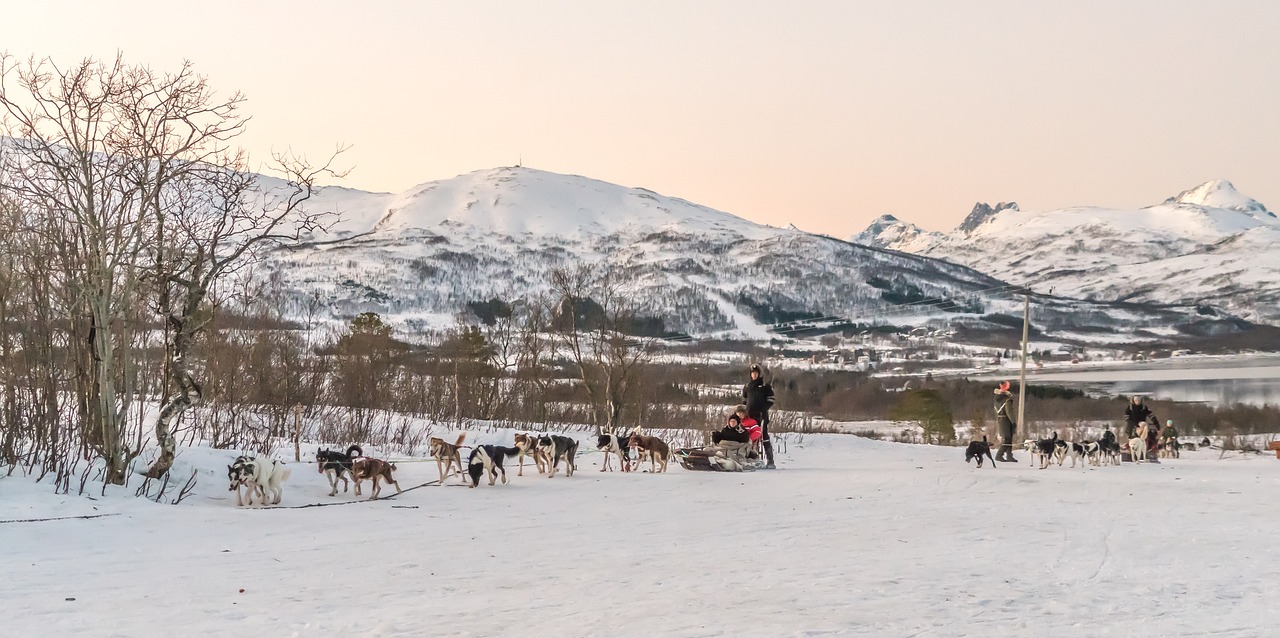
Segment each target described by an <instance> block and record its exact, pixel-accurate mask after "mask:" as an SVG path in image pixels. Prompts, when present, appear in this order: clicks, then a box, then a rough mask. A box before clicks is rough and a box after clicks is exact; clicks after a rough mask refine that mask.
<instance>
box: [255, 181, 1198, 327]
mask: <svg viewBox="0 0 1280 638" xmlns="http://www.w3.org/2000/svg"><path fill="white" fill-rule="evenodd" d="M312 207H313V208H325V209H336V210H338V211H339V212H340V213H341V214H342V215H343V219H342V221H341V222H340V223H339V224H337V225H335V226H334V227H333V228H330V229H329V231H328V232H327V233H325V234H322V235H316V236H314V237H312V238H310V239H311V241H309V242H308V243H307V244H306V245H304V246H302V247H300V248H293V249H289V250H279V251H277V252H276V253H275V254H273V255H272V256H271V257H270V259H269V260H268V262H267V263H266V268H267V270H268V272H270V273H273V274H274V275H275V276H276V277H277V278H278V280H279V281H280V282H281V284H282V285H283V286H284V287H285V288H286V290H288V291H289V292H291V293H292V294H293V295H294V297H295V298H296V299H298V300H299V303H300V304H301V303H304V302H305V300H306V299H308V298H311V297H312V296H313V295H317V294H318V295H319V297H320V299H321V301H322V302H323V304H324V306H325V307H327V308H328V309H329V311H330V312H331V313H332V314H333V316H334V317H335V318H342V317H349V316H352V315H354V314H356V313H359V312H365V311H373V312H378V313H380V314H382V315H384V316H386V317H388V318H390V319H391V320H392V321H395V322H397V323H399V324H401V325H403V326H405V327H406V328H408V329H409V330H410V331H412V330H414V329H419V328H427V327H442V326H448V325H450V324H451V323H452V322H453V321H454V317H456V316H457V315H458V314H459V313H460V312H463V311H465V309H466V307H467V305H468V303H470V302H482V301H487V300H489V299H493V298H498V299H501V300H504V301H507V302H511V301H514V300H518V299H522V298H530V297H531V296H533V295H537V294H539V293H542V292H546V291H548V290H549V273H550V271H551V270H552V269H553V268H555V267H558V266H575V265H579V264H586V265H589V266H593V267H597V268H599V269H600V270H601V271H604V270H606V269H607V270H608V271H609V272H611V273H613V274H615V275H617V276H619V277H620V278H622V279H623V280H625V281H626V282H628V283H627V285H628V291H629V293H630V294H631V295H632V296H633V297H634V298H635V299H637V300H639V301H641V302H642V303H643V306H644V307H645V308H647V309H648V310H649V312H650V313H651V314H652V316H654V317H657V318H661V319H662V320H663V321H664V322H665V328H666V329H667V330H676V331H683V332H688V333H690V334H695V335H701V336H712V335H718V336H745V337H751V338H765V337H768V336H770V333H769V330H768V329H769V327H770V325H771V324H776V323H778V322H782V321H788V320H792V319H796V318H799V317H829V318H832V317H834V318H840V319H845V320H848V321H850V322H854V323H863V324H885V323H888V324H919V323H922V322H924V321H927V320H929V319H930V318H931V317H932V318H937V317H947V318H950V319H960V320H966V319H967V320H969V321H972V322H977V323H981V322H982V321H983V319H982V318H983V317H987V318H993V317H994V320H995V321H997V322H998V323H1000V325H1001V326H1002V327H1007V324H1008V320H1009V318H1011V317H1013V316H1017V317H1020V316H1021V304H1020V302H1021V300H1020V298H1017V297H1016V296H1014V295H1012V294H1011V292H1012V290H1011V286H1009V285H1008V284H1007V283H1006V282H1005V281H1001V280H999V279H997V278H993V277H990V276H988V275H985V274H982V273H981V272H979V271H977V270H975V269H972V268H969V267H966V266H961V265H955V264H952V263H948V262H946V261H942V260H938V259H932V258H928V257H921V256H916V255H910V254H905V253H902V252H895V251H888V250H882V249H879V248H874V247H868V246H863V245H858V244H855V243H851V242H846V241H841V240H839V239H835V238H832V237H827V236H821V235H813V234H810V233H805V232H802V231H800V230H796V229H794V228H775V227H771V226H765V225H760V224H755V223H752V222H749V221H747V220H744V219H741V218H739V217H736V216H733V215H731V214H728V213H725V212H721V211H717V210H714V209H711V208H707V207H705V206H700V205H697V204H694V203H691V202H688V201H685V200H682V199H679V198H675V197H668V196H665V195H660V194H658V193H654V192H652V191H649V190H646V189H643V188H628V187H624V186H618V185H616V184H609V183H606V182H601V181H598V180H594V179H589V178H586V177H580V176H575V175H561V174H556V173H549V172H545V171H540V170H535V169H529V168H521V167H506V168H497V169H490V170H481V171H476V172H473V173H468V174H466V175H460V176H458V177H454V178H452V179H446V180H441V181H436V182H429V183H426V184H422V185H419V186H417V187H414V188H411V189H409V190H408V191H405V192H403V193H398V194H389V193H364V192H361V191H356V190H352V189H342V188H328V189H325V190H324V191H323V192H322V193H321V194H320V195H319V196H318V197H317V198H316V200H315V201H314V202H312ZM1002 212H1004V211H1002ZM984 225H985V224H984ZM944 298H945V299H946V301H945V302H940V301H939V300H940V299H944ZM1037 305H1038V308H1037V316H1038V318H1039V324H1038V326H1039V327H1042V328H1054V329H1058V330H1062V331H1068V332H1069V331H1073V330H1080V331H1088V332H1092V333H1094V334H1097V333H1098V332H1099V331H1101V332H1107V331H1108V330H1109V329H1111V328H1114V327H1115V326H1117V325H1123V326H1125V327H1126V328H1127V329H1133V328H1146V329H1151V330H1155V331H1161V332H1163V331H1171V330H1175V326H1176V325H1178V324H1181V323H1189V322H1194V321H1195V320H1196V319H1198V318H1197V317H1196V316H1195V313H1194V309H1192V308H1182V309H1150V310H1147V309H1141V308H1135V307H1133V306H1126V307H1124V308H1116V307H1110V306H1107V305H1106V304H1093V303H1086V304H1080V303H1077V302H1074V301H1071V300H1061V299H1058V300H1041V301H1038V302H1037Z"/></svg>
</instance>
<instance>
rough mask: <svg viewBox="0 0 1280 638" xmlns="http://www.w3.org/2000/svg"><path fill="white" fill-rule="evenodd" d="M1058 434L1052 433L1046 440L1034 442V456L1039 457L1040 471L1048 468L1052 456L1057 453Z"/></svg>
mask: <svg viewBox="0 0 1280 638" xmlns="http://www.w3.org/2000/svg"><path fill="white" fill-rule="evenodd" d="M1058 442H1059V441H1058V433H1057V432H1054V433H1053V436H1052V437H1050V438H1047V439H1040V440H1039V441H1036V450H1035V451H1036V454H1038V455H1039V456H1040V469H1042V470H1043V469H1044V468H1046V467H1049V461H1050V460H1052V459H1053V456H1054V454H1055V453H1056V452H1057V451H1058Z"/></svg>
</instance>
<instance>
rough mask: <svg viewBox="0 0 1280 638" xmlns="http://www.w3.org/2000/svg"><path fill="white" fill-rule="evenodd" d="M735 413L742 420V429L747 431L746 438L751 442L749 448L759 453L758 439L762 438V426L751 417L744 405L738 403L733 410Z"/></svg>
mask: <svg viewBox="0 0 1280 638" xmlns="http://www.w3.org/2000/svg"><path fill="white" fill-rule="evenodd" d="M735 415H736V416H737V417H738V419H739V420H740V421H741V422H742V429H744V430H746V431H747V440H748V441H749V442H750V443H751V449H752V450H754V451H755V452H756V453H757V454H759V452H760V440H761V439H763V438H764V427H762V426H761V425H760V422H759V421H756V420H755V419H753V418H751V416H750V415H749V414H748V413H747V406H745V405H739V406H738V407H737V410H735Z"/></svg>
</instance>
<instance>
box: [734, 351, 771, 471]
mask: <svg viewBox="0 0 1280 638" xmlns="http://www.w3.org/2000/svg"><path fill="white" fill-rule="evenodd" d="M748 372H749V374H750V375H751V380H750V381H748V382H747V384H746V385H744V386H742V398H743V402H744V403H746V405H747V415H748V416H750V417H751V418H752V419H755V420H756V422H757V423H759V424H760V431H761V432H762V433H763V441H764V459H765V466H764V467H765V469H766V470H772V469H774V468H775V467H777V466H775V465H774V464H773V442H772V441H771V440H770V439H769V408H771V407H773V402H774V399H773V386H772V385H771V384H768V383H765V380H764V372H763V370H761V369H760V364H758V363H753V364H751V367H750V368H749V369H748Z"/></svg>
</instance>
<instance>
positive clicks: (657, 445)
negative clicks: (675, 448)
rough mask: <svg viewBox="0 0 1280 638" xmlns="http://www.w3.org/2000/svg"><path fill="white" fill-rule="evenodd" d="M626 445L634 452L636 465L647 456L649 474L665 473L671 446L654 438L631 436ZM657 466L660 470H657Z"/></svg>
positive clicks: (641, 435)
mask: <svg viewBox="0 0 1280 638" xmlns="http://www.w3.org/2000/svg"><path fill="white" fill-rule="evenodd" d="M627 445H628V446H630V447H631V448H632V449H634V450H636V453H637V454H636V456H637V458H636V464H637V465H638V464H640V463H643V462H644V457H645V455H646V454H647V455H648V456H649V471H650V472H666V471H667V458H668V457H670V456H671V446H669V445H667V443H666V441H663V440H662V439H660V438H658V437H656V436H645V435H643V434H632V435H631V439H630V440H629V441H628V443H627ZM659 465H660V466H661V467H662V469H657V467H658V466H659Z"/></svg>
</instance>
